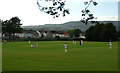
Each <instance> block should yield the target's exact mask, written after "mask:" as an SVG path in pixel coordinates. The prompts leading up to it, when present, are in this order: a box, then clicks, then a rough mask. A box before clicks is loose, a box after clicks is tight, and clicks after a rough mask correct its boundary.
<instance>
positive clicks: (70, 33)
mask: <svg viewBox="0 0 120 73" xmlns="http://www.w3.org/2000/svg"><path fill="white" fill-rule="evenodd" d="M67 32H68V34H69V35H70V37H71V38H72V37H73V35H74V30H68V31H67Z"/></svg>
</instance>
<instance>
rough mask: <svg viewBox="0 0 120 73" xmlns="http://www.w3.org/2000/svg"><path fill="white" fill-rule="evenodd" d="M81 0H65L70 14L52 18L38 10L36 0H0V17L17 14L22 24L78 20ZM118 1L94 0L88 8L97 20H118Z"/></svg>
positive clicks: (83, 6)
mask: <svg viewBox="0 0 120 73" xmlns="http://www.w3.org/2000/svg"><path fill="white" fill-rule="evenodd" d="M83 1H85V0H66V6H65V8H69V10H70V14H69V15H66V16H65V17H62V16H61V17H59V18H53V17H52V16H50V15H48V14H46V13H44V12H40V10H39V9H38V6H37V0H1V1H0V19H2V20H9V19H10V18H11V17H15V16H18V17H19V18H20V19H21V23H22V24H23V25H24V26H27V25H44V24H61V23H65V22H69V21H79V20H81V18H82V16H81V14H82V13H81V10H82V9H84V8H85V5H84V3H83ZM86 1H89V0H86ZM118 1H119V0H96V2H98V5H97V6H93V5H92V4H91V5H90V7H89V9H90V10H91V13H93V14H94V16H95V17H97V18H98V19H97V20H101V21H103V20H110V21H113V20H118Z"/></svg>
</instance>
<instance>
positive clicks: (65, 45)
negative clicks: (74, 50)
mask: <svg viewBox="0 0 120 73" xmlns="http://www.w3.org/2000/svg"><path fill="white" fill-rule="evenodd" d="M64 47H65V52H66V53H67V43H65V44H64Z"/></svg>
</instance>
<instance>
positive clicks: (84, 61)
mask: <svg viewBox="0 0 120 73" xmlns="http://www.w3.org/2000/svg"><path fill="white" fill-rule="evenodd" d="M65 42H67V44H68V53H65V52H64V43H65ZM31 43H32V44H33V45H34V48H31V47H30V45H29V44H28V42H7V44H6V45H5V44H4V43H3V45H2V46H3V48H2V51H3V52H2V53H3V54H2V57H3V58H2V61H3V62H2V70H3V71H117V70H118V46H117V45H118V43H117V42H112V45H113V48H112V49H109V43H108V42H84V43H83V45H82V46H80V45H79V41H77V45H74V44H73V43H72V41H39V46H38V47H37V46H36V42H35V41H34V42H31Z"/></svg>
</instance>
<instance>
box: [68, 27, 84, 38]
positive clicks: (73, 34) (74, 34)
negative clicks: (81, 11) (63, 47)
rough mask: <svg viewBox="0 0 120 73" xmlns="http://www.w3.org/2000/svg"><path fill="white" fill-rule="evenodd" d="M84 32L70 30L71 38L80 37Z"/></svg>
mask: <svg viewBox="0 0 120 73" xmlns="http://www.w3.org/2000/svg"><path fill="white" fill-rule="evenodd" d="M81 32H82V31H81V30H80V29H74V30H68V33H69V35H70V37H73V36H75V37H79V36H80V33H81Z"/></svg>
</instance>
